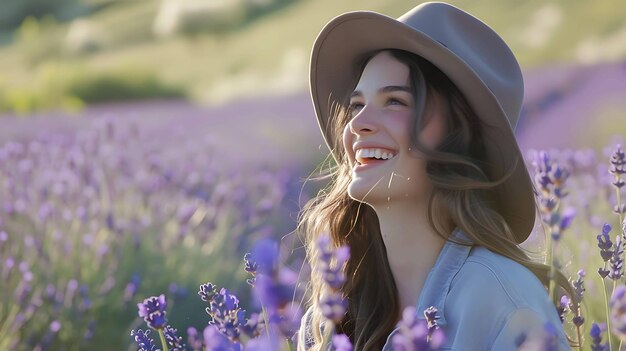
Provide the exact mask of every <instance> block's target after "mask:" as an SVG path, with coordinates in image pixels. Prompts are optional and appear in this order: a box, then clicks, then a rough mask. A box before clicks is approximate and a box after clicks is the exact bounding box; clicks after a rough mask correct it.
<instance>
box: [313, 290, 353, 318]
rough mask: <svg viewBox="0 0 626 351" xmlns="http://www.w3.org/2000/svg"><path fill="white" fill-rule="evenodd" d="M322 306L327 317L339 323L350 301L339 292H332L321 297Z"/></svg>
mask: <svg viewBox="0 0 626 351" xmlns="http://www.w3.org/2000/svg"><path fill="white" fill-rule="evenodd" d="M319 304H320V308H321V310H322V314H323V315H324V317H326V319H329V320H331V321H333V322H334V323H339V322H341V320H342V319H343V316H344V315H345V314H346V309H347V308H348V303H347V302H346V301H345V300H344V298H343V297H342V296H341V295H339V294H333V293H330V294H328V295H326V296H323V297H322V298H321V299H320V302H319Z"/></svg>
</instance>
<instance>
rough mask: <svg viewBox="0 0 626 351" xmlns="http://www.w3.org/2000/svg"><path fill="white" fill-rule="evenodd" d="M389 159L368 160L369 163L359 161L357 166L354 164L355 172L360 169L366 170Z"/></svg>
mask: <svg viewBox="0 0 626 351" xmlns="http://www.w3.org/2000/svg"><path fill="white" fill-rule="evenodd" d="M387 161H389V160H368V161H367V163H358V162H357V164H356V166H354V171H355V172H359V171H364V170H366V169H370V168H372V167H376V165H379V164H381V163H384V162H387Z"/></svg>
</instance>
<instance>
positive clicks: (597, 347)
mask: <svg viewBox="0 0 626 351" xmlns="http://www.w3.org/2000/svg"><path fill="white" fill-rule="evenodd" d="M605 328H606V327H605ZM605 328H601V327H600V325H598V324H597V323H591V330H590V331H589V335H590V336H591V351H608V350H609V343H608V342H605V343H604V344H603V343H602V333H603V332H604V330H603V329H605Z"/></svg>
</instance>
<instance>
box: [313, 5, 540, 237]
mask: <svg viewBox="0 0 626 351" xmlns="http://www.w3.org/2000/svg"><path fill="white" fill-rule="evenodd" d="M386 48H389V49H401V50H405V51H409V52H412V53H415V54H417V55H419V56H421V57H423V58H425V59H426V60H428V61H430V62H431V63H433V64H434V65H435V66H437V67H438V68H439V69H440V70H441V71H442V72H443V73H445V74H446V75H447V76H448V78H450V80H452V82H454V84H455V85H456V86H457V87H458V88H459V89H460V91H461V92H462V93H463V94H464V96H465V98H466V99H467V101H468V102H469V104H470V105H471V106H472V108H473V109H474V111H475V112H476V113H477V115H478V116H479V118H481V120H482V121H483V124H485V125H487V126H488V127H487V128H485V129H484V130H483V135H484V143H485V147H486V150H487V159H486V161H487V163H488V164H489V166H488V167H487V168H486V169H485V171H486V172H487V174H488V175H489V176H490V178H491V179H500V178H501V177H502V176H503V175H505V174H506V172H507V170H510V169H511V168H512V167H513V166H515V169H514V171H513V173H512V175H511V177H509V178H508V180H507V181H506V182H504V183H503V184H501V185H499V186H498V187H496V188H495V190H496V192H497V207H496V209H497V210H498V211H499V213H500V214H501V215H502V216H503V217H504V218H505V219H506V221H507V223H508V224H509V226H510V227H511V228H512V230H513V232H514V233H515V237H516V240H517V242H518V243H521V242H523V241H524V240H526V238H527V237H528V235H529V234H530V232H531V231H532V228H533V226H534V222H535V202H534V194H533V186H532V182H531V178H530V176H529V174H528V171H527V169H526V167H525V164H524V160H523V156H522V154H521V152H520V150H519V146H518V145H517V142H516V140H515V136H514V134H513V129H514V128H515V126H516V124H517V120H518V118H519V114H520V110H521V106H522V99H523V96H524V81H523V79H522V73H521V70H520V67H519V64H518V63H517V60H516V59H515V57H514V56H513V53H512V52H511V50H510V49H509V47H508V46H507V45H506V43H505V42H504V41H503V40H502V38H500V37H499V36H498V34H496V33H495V32H494V31H493V30H492V29H491V28H489V27H488V26H487V25H486V24H484V23H483V22H481V21H480V20H479V19H477V18H476V17H474V16H472V15H470V14H468V13H466V12H464V11H463V10H461V9H459V8H457V7H454V6H452V5H449V4H446V3H441V2H428V3H424V4H421V5H419V6H417V7H415V8H413V9H412V10H410V11H409V12H407V13H405V14H404V15H402V16H400V17H399V18H398V19H394V18H391V17H388V16H385V15H382V14H379V13H375V12H369V11H355V12H348V13H345V14H343V15H340V16H338V17H335V18H334V19H332V20H331V21H330V22H329V23H327V24H326V26H324V28H323V29H322V31H321V32H320V34H319V35H318V36H317V39H316V40H315V44H314V45H313V51H312V53H311V66H310V85H311V97H312V99H313V106H314V108H315V113H316V115H317V119H318V123H319V126H320V129H321V131H322V134H323V135H324V138H325V140H326V144H327V145H329V147H330V145H331V144H332V142H331V140H330V137H331V136H330V130H331V129H332V125H331V123H329V118H330V117H331V113H330V111H331V107H332V105H333V102H336V103H342V101H341V100H340V99H342V98H343V97H344V96H346V94H348V93H349V90H350V89H352V88H354V87H352V86H350V85H351V84H353V83H351V82H353V79H354V77H356V76H358V75H359V74H360V72H358V69H359V68H358V67H357V66H358V61H359V60H360V59H361V58H362V57H363V55H365V54H367V53H370V52H373V51H375V50H380V49H386ZM334 156H335V157H337V155H334Z"/></svg>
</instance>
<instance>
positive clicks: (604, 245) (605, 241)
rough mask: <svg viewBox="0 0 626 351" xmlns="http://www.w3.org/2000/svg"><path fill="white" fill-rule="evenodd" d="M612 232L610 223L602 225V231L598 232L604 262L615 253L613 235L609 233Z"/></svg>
mask: <svg viewBox="0 0 626 351" xmlns="http://www.w3.org/2000/svg"><path fill="white" fill-rule="evenodd" d="M610 232H611V226H610V225H609V224H604V225H603V226H602V233H601V234H598V236H596V238H597V239H598V247H599V248H600V255H601V256H602V260H603V261H604V262H606V261H608V260H609V259H610V258H611V256H612V255H613V250H611V248H612V247H613V243H612V242H611V237H610V236H609V233H610Z"/></svg>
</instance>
